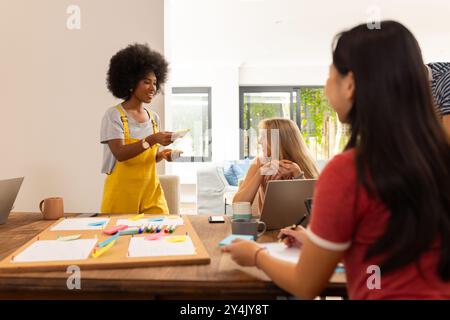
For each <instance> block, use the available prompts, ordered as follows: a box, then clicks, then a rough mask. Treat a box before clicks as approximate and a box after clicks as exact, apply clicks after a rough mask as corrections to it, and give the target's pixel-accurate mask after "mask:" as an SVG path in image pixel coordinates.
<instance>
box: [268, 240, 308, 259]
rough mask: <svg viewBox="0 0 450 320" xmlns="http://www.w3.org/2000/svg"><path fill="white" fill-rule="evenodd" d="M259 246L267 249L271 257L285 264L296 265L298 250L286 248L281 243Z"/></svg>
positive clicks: (298, 255)
mask: <svg viewBox="0 0 450 320" xmlns="http://www.w3.org/2000/svg"><path fill="white" fill-rule="evenodd" d="M261 246H262V247H265V248H267V252H268V253H269V254H270V255H271V256H273V257H275V258H277V259H280V260H284V261H287V262H291V263H295V264H296V263H297V262H298V259H299V257H300V249H299V248H288V247H287V246H286V245H285V244H284V243H282V242H268V243H261Z"/></svg>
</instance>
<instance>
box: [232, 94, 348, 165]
mask: <svg viewBox="0 0 450 320" xmlns="http://www.w3.org/2000/svg"><path fill="white" fill-rule="evenodd" d="M239 91H240V92H239V99H240V103H239V106H240V129H241V141H240V149H241V150H240V154H241V159H246V158H254V157H255V156H257V154H258V142H257V136H258V124H259V122H260V121H261V120H262V119H265V118H272V117H282V118H286V119H291V120H293V121H295V123H297V125H298V127H299V128H300V131H301V132H302V135H303V137H304V139H305V141H306V144H307V145H308V148H309V150H310V152H311V154H312V155H313V157H314V158H315V160H327V159H329V158H331V157H332V156H333V155H335V154H337V153H338V152H340V151H341V150H342V149H343V147H344V145H345V143H346V134H345V128H344V127H342V125H341V124H340V123H339V121H338V120H337V116H336V113H335V112H334V111H333V110H332V108H331V106H330V105H329V103H328V101H327V99H326V98H325V94H324V89H323V87H241V88H240V90H239Z"/></svg>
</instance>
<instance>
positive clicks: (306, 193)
mask: <svg viewBox="0 0 450 320" xmlns="http://www.w3.org/2000/svg"><path fill="white" fill-rule="evenodd" d="M316 181H317V179H305V180H274V181H269V183H268V184H267V190H266V197H265V198H264V205H263V209H262V212H261V218H260V220H261V221H264V222H265V223H266V226H267V230H275V229H281V228H285V227H288V226H290V225H293V224H297V223H298V222H299V221H300V220H301V219H302V218H303V216H305V215H306V216H307V215H308V211H307V209H306V206H305V200H306V199H309V198H312V197H313V192H314V186H315V184H316Z"/></svg>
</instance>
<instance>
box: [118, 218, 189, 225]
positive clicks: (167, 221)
mask: <svg viewBox="0 0 450 320" xmlns="http://www.w3.org/2000/svg"><path fill="white" fill-rule="evenodd" d="M152 219H157V218H143V219H139V220H136V221H132V220H129V219H118V220H117V222H116V226H120V225H125V226H129V227H141V226H144V227H145V226H151V225H153V226H159V225H165V226H167V225H169V226H171V225H177V226H182V225H183V224H184V221H183V218H179V217H176V218H163V220H161V221H149V220H152Z"/></svg>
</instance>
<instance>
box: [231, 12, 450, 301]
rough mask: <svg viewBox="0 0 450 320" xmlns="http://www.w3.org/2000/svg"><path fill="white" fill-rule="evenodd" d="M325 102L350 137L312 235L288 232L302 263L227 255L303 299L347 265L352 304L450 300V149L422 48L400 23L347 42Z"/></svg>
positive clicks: (235, 246) (321, 196)
mask: <svg viewBox="0 0 450 320" xmlns="http://www.w3.org/2000/svg"><path fill="white" fill-rule="evenodd" d="M326 94H327V96H328V99H329V101H330V103H331V105H332V106H333V108H334V110H335V111H336V113H337V114H338V117H339V120H340V121H341V122H345V123H348V124H350V127H351V137H350V139H349V142H348V144H347V146H346V149H345V151H344V152H343V153H342V154H340V155H338V156H336V157H334V158H333V159H332V160H331V161H330V162H329V164H328V165H327V166H326V168H325V169H324V171H323V172H322V174H321V175H320V177H319V180H318V182H317V185H316V189H315V191H314V203H313V212H312V218H311V221H310V224H309V226H308V229H307V230H303V229H301V230H295V231H292V230H285V229H283V230H282V231H281V233H282V234H286V235H288V240H287V241H286V243H287V244H288V245H298V246H299V245H302V254H301V259H300V260H299V261H298V263H297V264H296V265H294V264H290V263H287V262H284V261H280V260H278V259H276V258H274V257H272V256H270V255H269V254H268V253H267V251H266V250H264V248H263V247H261V246H260V245H258V244H257V243H255V242H250V241H239V240H237V241H236V242H233V243H232V244H231V245H229V246H227V247H225V248H224V251H227V252H230V253H231V256H232V258H233V259H234V260H235V261H236V262H237V263H239V264H241V265H246V266H253V265H256V266H257V267H258V268H260V269H262V270H263V271H264V272H265V273H266V274H267V275H268V276H269V277H270V278H272V280H273V281H274V282H275V283H276V284H277V285H279V286H280V287H281V288H283V289H285V290H286V291H288V292H291V293H292V294H294V295H296V296H298V297H300V298H303V299H311V298H314V297H316V296H317V295H319V294H320V293H321V292H322V290H323V289H324V288H325V286H326V284H327V283H328V281H329V279H330V277H331V275H332V274H333V272H334V270H335V268H336V265H337V264H338V263H339V262H340V261H341V260H343V261H344V264H345V269H346V276H347V287H348V294H349V297H350V298H351V299H450V282H449V280H450V177H449V175H450V144H449V141H448V139H447V137H446V135H445V133H444V131H443V129H442V127H441V126H440V124H439V121H438V119H437V117H436V115H435V113H434V108H433V103H432V97H431V91H430V87H429V84H428V82H427V74H426V72H425V69H424V68H423V60H422V56H421V51H420V48H419V45H418V43H417V41H416V39H415V38H414V36H413V35H412V34H411V32H410V31H409V30H408V29H406V28H405V27H404V26H403V25H401V24H399V23H397V22H393V21H383V22H382V23H381V29H374V30H370V29H368V28H367V26H366V25H359V26H357V27H354V28H353V29H351V30H348V31H345V32H343V33H341V34H340V35H339V36H338V37H337V38H336V41H335V45H334V50H333V63H332V65H331V66H330V71H329V78H328V80H327V84H326ZM280 270H283V272H280ZM378 275H379V279H378V281H373V280H374V276H375V277H376V276H378Z"/></svg>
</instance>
